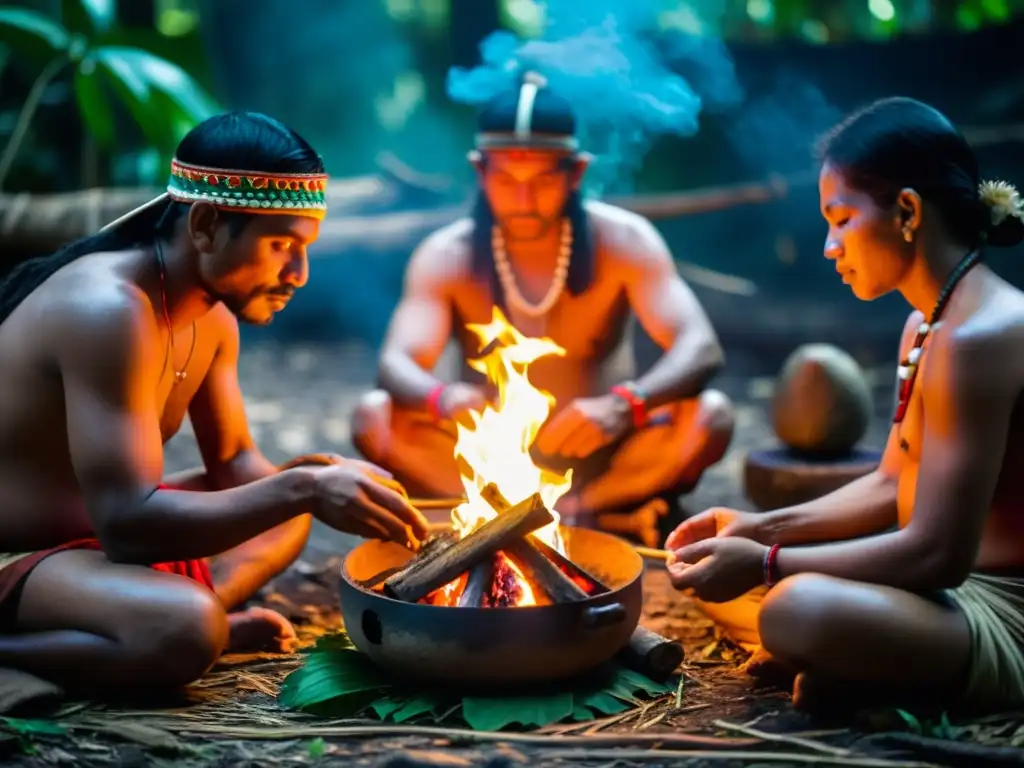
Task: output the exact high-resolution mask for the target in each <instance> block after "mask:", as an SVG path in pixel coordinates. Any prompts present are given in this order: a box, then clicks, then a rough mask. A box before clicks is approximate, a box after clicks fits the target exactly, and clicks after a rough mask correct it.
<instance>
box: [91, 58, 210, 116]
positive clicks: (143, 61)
mask: <svg viewBox="0 0 1024 768" xmlns="http://www.w3.org/2000/svg"><path fill="white" fill-rule="evenodd" d="M100 50H101V51H102V54H103V56H104V58H106V59H107V60H108V61H109V60H117V61H118V62H120V63H121V64H122V65H124V66H127V67H129V68H131V69H132V70H134V71H135V72H137V73H138V75H139V77H141V78H143V79H144V80H145V81H146V82H147V83H148V84H149V86H150V87H151V88H152V89H153V90H154V91H158V92H160V93H163V94H165V95H166V96H167V97H168V98H169V99H170V100H171V101H173V102H174V103H175V104H177V105H178V108H179V109H181V111H182V112H184V113H185V114H186V115H188V116H189V117H191V118H192V119H193V120H194V121H195V122H197V123H198V122H201V121H203V120H205V119H206V118H208V117H210V116H211V115H213V114H214V113H216V112H217V111H218V109H219V107H218V106H217V103H216V102H215V101H214V100H213V98H212V97H211V96H210V95H209V94H208V93H206V91H204V90H203V89H202V87H200V85H199V84H198V83H197V82H196V81H195V80H193V79H192V77H191V76H189V74H188V73H187V72H186V71H185V70H184V69H182V68H181V67H179V66H178V65H177V64H174V63H173V62H170V61H168V60H167V59H162V58H160V57H159V56H156V55H154V54H152V53H149V52H148V51H143V50H142V49H140V48H129V47H125V46H113V45H110V46H104V47H103V48H102V49H100Z"/></svg>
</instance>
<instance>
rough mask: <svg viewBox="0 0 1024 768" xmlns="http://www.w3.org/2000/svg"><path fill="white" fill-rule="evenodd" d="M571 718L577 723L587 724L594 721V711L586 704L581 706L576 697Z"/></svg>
mask: <svg viewBox="0 0 1024 768" xmlns="http://www.w3.org/2000/svg"><path fill="white" fill-rule="evenodd" d="M569 717H570V718H571V719H572V720H574V721H576V722H577V723H585V722H586V721H587V720H593V719H594V710H592V709H591V708H590V707H588V706H586V705H584V704H580V703H579V702H578V701H576V699H575V697H574V698H573V705H572V714H571V715H570V716H569Z"/></svg>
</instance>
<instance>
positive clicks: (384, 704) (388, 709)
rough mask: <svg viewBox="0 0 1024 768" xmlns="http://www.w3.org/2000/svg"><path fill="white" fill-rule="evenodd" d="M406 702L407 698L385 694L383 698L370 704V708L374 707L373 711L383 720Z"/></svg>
mask: <svg viewBox="0 0 1024 768" xmlns="http://www.w3.org/2000/svg"><path fill="white" fill-rule="evenodd" d="M405 704H406V700H405V699H393V698H390V697H388V696H385V697H383V698H380V699H377V700H376V701H374V702H373V703H372V704H370V709H372V710H373V713H374V714H375V715H377V717H379V718H380V719H381V720H387V719H388V715H391V714H392V713H394V712H397V711H398V710H400V709H401V708H402V707H403V706H405Z"/></svg>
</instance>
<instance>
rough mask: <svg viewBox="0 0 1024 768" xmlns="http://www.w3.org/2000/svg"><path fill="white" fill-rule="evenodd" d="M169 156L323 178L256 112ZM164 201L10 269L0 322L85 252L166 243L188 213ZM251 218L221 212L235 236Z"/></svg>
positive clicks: (200, 131)
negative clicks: (114, 224)
mask: <svg viewBox="0 0 1024 768" xmlns="http://www.w3.org/2000/svg"><path fill="white" fill-rule="evenodd" d="M175 156H176V157H177V158H178V159H179V160H181V161H182V162H183V163H189V164H192V165H200V166H205V167H207V168H223V169H225V170H238V171H258V172H263V173H323V172H324V163H323V160H322V159H321V157H320V155H318V154H317V153H316V151H315V150H314V149H313V148H312V147H311V146H310V145H309V143H308V142H307V141H306V140H305V139H303V138H302V137H301V136H299V134H297V133H296V132H295V131H293V130H292V129H291V128H289V127H288V126H286V125H284V124H283V123H281V122H278V121H277V120H274V119H273V118H271V117H267V116H266V115H263V114H260V113H258V112H229V113H227V114H222V115H217V116H215V117H211V118H210V119H208V120H205V121H203V122H202V123H200V124H199V125H197V126H196V127H195V128H193V129H192V130H191V131H189V132H188V134H187V135H186V136H185V138H183V139H182V140H181V143H180V144H179V145H178V149H177V152H176V153H175ZM189 207H190V206H189V204H187V203H179V202H175V201H173V200H170V199H167V200H165V201H164V202H162V203H161V204H159V205H153V206H149V207H148V208H145V209H143V210H141V211H139V212H138V213H137V214H135V215H134V216H131V217H130V218H128V219H126V220H125V221H124V222H122V223H121V224H119V225H118V226H116V227H113V228H111V229H108V230H106V231H102V232H98V233H96V234H94V235H89V236H88V237H84V238H82V239H80V240H76V241H74V242H72V243H69V244H68V245H66V246H64V247H63V248H61V249H60V250H58V251H56V252H55V253H52V254H49V255H47V256H39V257H36V258H33V259H28V260H27V261H23V262H21V263H19V264H16V265H15V266H14V267H13V268H12V269H11V270H10V272H8V273H7V275H6V276H4V278H3V280H2V281H0V323H3V322H4V321H5V320H6V319H7V318H8V317H9V316H10V314H11V313H12V312H13V311H14V310H15V309H17V308H18V306H19V305H20V304H21V302H22V301H24V300H25V298H26V297H28V295H29V294H31V293H32V292H33V291H34V290H35V289H36V288H38V287H39V286H40V285H42V284H43V282H45V281H46V280H47V279H49V278H50V277H51V276H52V275H53V274H54V273H55V272H57V271H58V270H59V269H61V268H62V267H64V266H66V265H67V264H70V263H71V262H73V261H75V260H76V259H78V258H80V257H82V256H85V255H87V254H90V253H103V252H110V251H122V250H127V249H129V248H133V247H136V246H139V245H145V244H149V243H153V242H155V241H156V239H157V238H167V237H169V236H170V235H171V233H173V231H174V227H175V225H176V224H177V222H178V221H179V219H181V218H182V217H183V216H184V215H185V214H186V213H187V212H188V209H189ZM253 215H258V214H245V213H239V212H237V211H230V212H221V216H222V217H224V218H226V219H227V220H228V222H229V226H231V228H232V231H234V232H236V233H237V232H239V231H241V229H242V228H243V227H244V226H245V225H246V223H247V222H249V221H250V220H251V217H252V216H253Z"/></svg>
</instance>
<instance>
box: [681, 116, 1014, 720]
mask: <svg viewBox="0 0 1024 768" xmlns="http://www.w3.org/2000/svg"><path fill="white" fill-rule="evenodd" d="M823 159H824V164H823V167H822V170H821V176H820V182H819V189H820V193H821V210H822V214H823V215H824V217H825V219H826V220H827V221H828V225H829V233H828V240H827V242H826V244H825V256H826V257H827V258H829V259H831V260H833V261H834V262H835V266H836V271H837V272H839V274H840V275H841V276H842V278H843V282H845V283H846V284H847V285H849V286H850V288H851V289H852V290H853V292H854V294H856V295H857V297H859V298H861V299H863V300H865V301H870V300H872V299H875V298H877V297H879V296H882V295H884V294H886V293H889V292H890V291H893V290H898V291H899V292H900V293H901V294H903V296H904V298H906V300H907V301H908V303H910V305H911V306H912V307H913V310H914V311H913V312H912V313H911V315H910V317H909V318H908V320H907V323H906V326H905V328H904V331H903V338H902V342H901V344H900V358H899V359H900V365H899V392H898V401H899V402H898V404H897V409H896V416H895V418H894V423H893V426H892V430H891V432H890V435H889V440H888V443H887V445H886V447H885V452H884V454H883V457H882V461H881V465H880V466H879V468H878V469H877V470H876V471H875V472H873V473H871V474H870V475H868V476H866V477H864V478H862V479H860V480H857V481H855V482H853V483H851V484H850V485H848V486H846V487H845V488H842V489H840V490H838V491H836V492H835V493H832V494H829V495H828V496H825V497H824V498H822V499H819V500H817V501H814V502H810V503H808V504H803V505H801V506H798V507H794V508H791V509H782V510H779V511H776V512H771V513H769V514H765V515H752V514H750V513H747V512H737V511H735V510H729V509H712V510H708V511H707V512H704V513H701V514H700V515H697V516H696V517H694V518H692V519H690V520H688V521H687V522H685V523H684V524H683V525H682V526H680V528H679V529H678V530H677V531H676V532H675V533H673V535H672V536H670V537H669V541H668V546H669V547H670V548H672V549H674V550H678V551H676V552H675V557H676V559H677V561H678V562H677V563H676V564H675V565H673V566H671V571H672V575H673V580H674V582H675V584H676V586H677V587H679V588H680V589H689V588H692V589H694V590H695V591H696V593H697V595H698V596H699V597H702V598H704V599H706V600H709V601H721V600H729V599H731V598H734V597H736V596H738V595H740V594H742V593H744V592H745V591H747V590H749V589H751V588H752V587H754V586H755V585H756V584H759V583H762V582H767V583H768V584H769V585H772V584H774V583H775V582H779V584H778V586H776V587H774V588H773V589H771V590H770V591H769V592H768V594H767V597H765V599H764V601H763V603H762V605H761V609H760V617H759V631H760V635H761V642H762V644H763V646H764V648H765V650H766V651H768V652H769V653H770V654H771V655H772V656H773V657H775V658H776V659H779V660H781V661H783V662H786V663H787V664H788V665H789V666H791V667H793V668H795V669H797V670H804V672H803V674H801V675H800V677H798V678H797V685H796V687H795V689H794V692H795V694H796V701H797V703H805V704H807V705H811V704H812V703H820V702H822V701H823V697H822V696H821V695H820V694H822V693H823V692H824V691H828V690H830V689H831V690H834V684H835V683H839V684H841V685H842V686H843V692H844V696H849V694H850V692H851V690H855V689H856V688H857V684H860V686H861V687H862V689H863V692H865V693H867V694H868V695H869V696H878V695H881V694H883V693H886V694H890V695H891V694H897V695H900V694H908V695H909V694H916V695H917V696H921V697H924V698H926V699H927V700H928V701H929V702H931V703H933V704H939V705H941V706H950V705H954V704H965V705H968V706H971V707H978V708H984V709H991V708H999V707H1019V706H1020V705H1021V704H1024V515H1022V514H1021V512H1022V510H1024V476H1022V474H1021V471H1020V468H1021V466H1022V465H1024V407H1022V406H1024V401H1022V395H1021V393H1022V388H1024V355H1021V349H1022V347H1024V294H1022V293H1021V292H1020V291H1019V290H1017V289H1016V288H1014V287H1013V286H1011V285H1008V284H1007V283H1006V282H1004V281H1003V280H1001V279H1000V278H999V277H997V276H996V275H995V274H994V273H992V272H991V271H989V270H988V269H987V268H986V267H984V266H982V265H981V264H980V261H981V255H982V252H983V251H982V249H983V247H984V246H986V245H996V246H1012V245H1016V244H1018V243H1020V242H1021V240H1022V239H1024V206H1022V202H1021V199H1020V197H1019V196H1018V194H1017V192H1016V190H1015V189H1013V187H1011V186H1009V185H1007V184H1004V183H1002V182H997V183H990V182H985V183H980V178H979V172H978V163H977V160H976V159H975V157H974V154H973V152H972V151H971V148H970V147H969V146H968V144H967V142H966V141H965V140H964V138H963V136H961V135H960V134H959V133H958V132H957V131H956V129H955V128H954V127H953V126H952V125H951V124H950V122H949V121H948V120H947V119H946V118H945V117H944V116H942V115H941V114H940V113H938V112H937V111H935V110H934V109H932V108H930V107H928V106H926V105H924V104H921V103H920V102H916V101H913V100H910V99H887V100H883V101H880V102H877V103H876V104H874V105H872V106H870V107H868V108H866V109H865V110H863V111H862V112H859V113H857V114H854V115H853V116H852V117H850V118H848V119H847V120H846V121H844V122H843V123H841V124H840V125H839V126H838V127H837V128H836V129H834V131H833V132H832V133H831V134H830V135H829V136H828V137H827V138H826V141H825V143H824V144H823ZM830 542H833V543H830ZM796 545H805V546H796ZM687 564H689V565H687ZM815 692H816V693H815ZM915 698H916V696H915ZM862 700H863V699H862Z"/></svg>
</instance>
